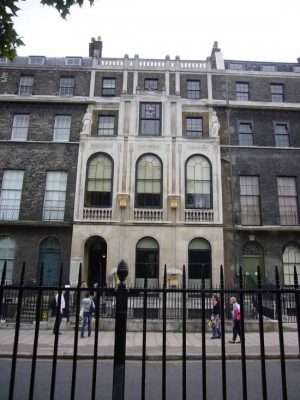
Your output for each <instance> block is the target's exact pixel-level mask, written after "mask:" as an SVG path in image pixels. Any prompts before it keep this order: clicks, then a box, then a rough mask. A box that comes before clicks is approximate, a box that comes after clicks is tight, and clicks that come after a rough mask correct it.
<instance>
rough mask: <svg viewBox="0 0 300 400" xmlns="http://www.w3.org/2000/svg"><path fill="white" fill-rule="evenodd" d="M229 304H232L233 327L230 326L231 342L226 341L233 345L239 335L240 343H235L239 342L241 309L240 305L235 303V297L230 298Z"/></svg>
mask: <svg viewBox="0 0 300 400" xmlns="http://www.w3.org/2000/svg"><path fill="white" fill-rule="evenodd" d="M230 304H232V311H231V314H232V321H233V326H232V340H228V343H232V344H234V343H235V341H236V338H237V335H239V338H240V341H239V342H237V343H240V342H241V327H240V323H241V309H240V305H239V303H238V302H237V300H236V298H235V297H230Z"/></svg>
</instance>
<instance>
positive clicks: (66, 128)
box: [53, 114, 72, 142]
mask: <svg viewBox="0 0 300 400" xmlns="http://www.w3.org/2000/svg"><path fill="white" fill-rule="evenodd" d="M66 117H68V118H69V126H68V127H59V126H57V122H58V120H59V119H60V118H66ZM71 124H72V116H71V115H68V114H58V115H55V119H54V128H53V142H69V141H70V133H71ZM62 131H65V132H68V133H67V137H66V138H64V139H61V138H57V134H60V133H61V132H62Z"/></svg>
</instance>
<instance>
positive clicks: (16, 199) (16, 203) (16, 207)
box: [0, 169, 25, 221]
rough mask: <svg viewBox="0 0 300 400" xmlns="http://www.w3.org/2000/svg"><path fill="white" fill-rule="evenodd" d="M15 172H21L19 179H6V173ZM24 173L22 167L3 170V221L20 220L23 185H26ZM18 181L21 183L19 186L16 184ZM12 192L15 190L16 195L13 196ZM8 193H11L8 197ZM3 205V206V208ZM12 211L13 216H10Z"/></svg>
mask: <svg viewBox="0 0 300 400" xmlns="http://www.w3.org/2000/svg"><path fill="white" fill-rule="evenodd" d="M15 172H18V173H19V179H16V178H15V179H14V180H13V179H7V180H6V175H9V173H11V174H13V173H15ZM24 175H25V173H24V170H21V169H5V170H4V171H3V176H2V186H1V191H0V220H3V221H18V220H19V216H20V210H21V201H22V194H23V186H24ZM7 182H8V183H7ZM16 183H19V187H18V185H16ZM6 185H7V187H6ZM13 185H14V186H13ZM12 186H13V187H12ZM16 186H17V187H16ZM6 192H7V193H6ZM12 192H14V196H11V193H12ZM4 193H5V195H4ZM8 193H10V195H9V196H7V197H6V194H8ZM3 203H4V204H3ZM5 203H7V204H5ZM11 203H12V204H11ZM2 207H3V210H2ZM6 207H8V208H6ZM10 211H12V213H11V217H10V216H9V212H10Z"/></svg>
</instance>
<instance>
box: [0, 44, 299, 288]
mask: <svg viewBox="0 0 300 400" xmlns="http://www.w3.org/2000/svg"><path fill="white" fill-rule="evenodd" d="M90 56H91V57H89V58H80V61H78V60H75V61H76V62H78V65H70V64H69V65H68V60H67V59H64V58H56V59H51V58H45V60H44V63H43V65H32V64H28V60H29V59H28V58H27V57H20V58H17V59H16V61H15V62H14V63H3V62H2V63H1V64H0V126H1V129H0V189H1V188H2V190H1V196H2V198H0V201H1V202H2V203H0V215H1V217H0V263H2V264H0V267H2V265H3V260H4V258H3V257H4V256H1V254H4V253H5V251H7V249H6V250H5V249H4V248H5V246H13V247H14V251H11V254H13V257H12V256H11V257H12V258H11V259H10V261H9V263H10V268H11V269H12V279H14V278H18V276H19V271H20V266H21V263H22V262H23V261H26V263H27V265H28V268H27V272H26V279H28V280H37V279H38V277H39V271H40V264H41V260H44V261H45V263H48V264H47V265H48V274H49V277H50V276H51V262H55V263H56V264H58V262H63V264H64V266H65V268H64V281H65V282H67V281H71V283H73V284H75V283H76V282H77V276H78V270H79V265H80V263H82V266H83V279H84V280H86V281H88V282H89V283H90V284H92V283H94V282H95V281H97V280H99V281H100V283H101V284H104V283H107V284H115V283H116V280H115V279H116V276H115V272H116V266H117V264H118V262H119V261H120V259H121V258H124V259H125V260H126V261H127V262H128V264H129V271H130V272H129V283H130V284H132V285H141V284H142V282H143V279H144V277H145V269H146V273H147V274H148V273H149V274H150V275H149V278H150V281H151V284H153V285H158V284H161V283H162V278H163V270H164V265H165V264H166V265H167V272H168V282H169V284H170V286H172V285H173V286H174V285H175V286H176V285H179V284H180V282H181V274H182V266H183V264H185V265H186V266H187V271H188V279H189V284H190V285H197V284H199V282H200V280H199V278H200V275H201V274H200V271H202V272H201V273H203V274H204V275H205V276H204V277H205V280H206V284H207V285H208V286H210V285H211V284H212V285H217V284H218V283H219V266H220V265H221V264H222V265H224V267H225V278H226V281H227V283H230V282H234V281H236V278H237V272H238V268H239V265H241V266H242V268H243V272H244V274H245V277H246V281H247V283H248V284H250V283H251V282H252V283H253V280H254V281H255V271H254V266H255V263H257V264H260V266H261V268H262V270H263V279H264V281H265V282H266V283H270V282H272V281H273V280H274V279H273V275H274V267H275V265H277V266H278V267H279V268H280V273H281V278H282V282H283V283H285V284H288V279H289V275H290V264H291V263H294V264H295V265H296V266H297V268H298V269H299V272H300V247H299V246H300V237H299V234H300V229H299V216H298V207H299V199H298V195H299V193H300V183H299V162H300V159H299V158H300V153H299V147H300V139H299V135H298V132H299V129H300V68H299V64H292V63H259V62H242V61H232V60H224V59H223V55H222V53H221V51H220V49H219V48H218V46H217V44H215V46H214V48H213V51H212V54H211V57H208V58H207V60H206V61H189V60H180V58H179V57H176V59H175V60H171V59H170V57H169V56H166V58H165V59H164V60H147V59H140V58H139V56H138V55H136V56H135V57H134V58H129V57H128V56H127V55H126V56H125V57H124V58H122V59H108V58H103V57H102V42H101V40H100V39H97V40H95V39H93V41H92V43H91V45H90ZM78 59H79V58H78ZM72 62H73V61H72ZM21 77H33V81H32V82H33V84H32V91H31V94H27V95H22V93H21V94H20V89H19V87H20V79H21ZM62 77H64V78H67V77H70V78H73V79H74V86H73V90H72V93H70V94H69V95H65V96H62V95H61V93H60V91H59V89H60V80H61V78H62ZM103 79H106V83H105V84H106V85H113V87H110V86H108V87H107V86H106V89H105V90H104V91H103ZM149 79H150V80H156V81H157V89H154V90H147V87H145V82H146V80H149ZM189 82H194V83H195V82H196V84H195V86H194V89H193V90H197V87H198V83H197V82H199V93H192V94H191V93H190V91H191V89H190V87H189V86H188V84H189ZM146 83H147V82H146ZM240 84H242V85H244V87H243V89H242V90H244V91H245V90H246V93H244V94H243V95H245V98H242V100H238V99H239V96H238V95H237V87H238V85H240ZM272 85H273V86H274V85H275V91H276V90H279V92H280V93H279V94H280V96H279V97H277V101H274V96H273V99H272V92H271V88H272ZM276 85H277V86H276ZM245 88H246V89H245ZM273 90H274V89H273ZM275 94H276V93H275ZM281 95H282V96H281ZM275 97H276V96H275ZM278 98H279V100H278ZM272 100H273V101H272ZM215 113H216V115H217V124H216V125H215V126H216V128H213V125H212V121H213V120H214V118H215ZM16 115H27V116H28V115H29V119H28V121H29V123H28V133H27V136H26V139H23V140H15V139H12V128H13V124H14V117H15V116H16ZM84 115H85V118H87V119H86V121H87V122H86V124H85V128H84V130H83V126H82V122H83V116H84ZM57 116H68V120H70V134H69V139H68V140H65V141H57V140H54V135H53V131H54V125H55V119H56V117H57ZM89 116H90V117H89ZM99 117H101V118H99ZM89 118H90V119H89ZM99 121H101V124H102V125H101V126H100V125H99V123H100V122H99ZM219 125H220V129H219V128H218V126H219ZM243 129H246V130H247V129H248V131H247V132H248V136H247V135H246V142H242V140H244V139H242V137H243V136H242V135H243V133H246V134H247V132H243V131H242V130H243ZM249 130H250V131H249ZM244 137H245V136H244ZM247 140H248V142H247ZM279 143H281V145H279ZM143 162H146V164H145V165H147V166H148V167H147V168H154V167H153V166H154V165H155V166H156V167H155V168H156V169H155V168H154V169H152V170H151V171H152V172H151V173H152V178H151V176H150V175H147V174H149V170H148V172H147V173H146V172H145V171H146V169H145V171H144V170H143V167H142V165H143V164H142V163H143ZM149 165H150V167H149ZM197 168H198V169H197ZM15 170H17V171H21V170H22V171H24V178H23V185H22V192H21V198H20V205H19V214H18V218H13V219H12V220H9V218H7V214H5V212H3V211H1V207H2V209H3V207H4V206H3V204H4V203H3V201H4V200H3V199H4V198H5V196H7V191H6V192H5V190H6V189H5V184H6V183H5V184H4V187H3V185H1V181H2V180H3V177H4V176H5V171H15ZM55 171H56V172H63V173H64V174H65V173H66V174H67V183H66V187H65V198H64V203H63V204H64V212H63V218H61V216H60V218H58V219H56V220H54V219H53V218H52V219H51V218H50V220H49V219H48V220H45V217H44V216H45V212H44V208H45V192H46V182H47V176H48V173H49V172H55ZM153 171H156V172H153ZM157 171H159V172H157ZM195 171H198V172H195ZM199 171H201V172H199ZM144 172H145V174H146V175H145V176H144V178H141V176H142V175H143V173H144ZM101 174H102V175H101ZM149 176H150V178H151V179H152V180H151V179H150V178H149ZM241 177H242V178H241ZM154 178H155V179H154ZM241 179H249V182H258V183H257V184H256V183H255V185H257V186H255V187H254V188H253V187H251V188H250V189H249V190H250V192H251V190H252V195H253V197H251V196H250V195H249V193H250V192H247V193H246V195H245V193H244V192H242V191H243V190H244V188H241V182H242V180H241ZM280 180H281V181H283V182H284V184H283V185H290V187H289V189H285V188H284V187H282V188H281V189H279V187H278V184H279V183H278V182H279V181H280ZM54 186H55V185H54ZM141 188H142V189H141ZM54 191H55V190H54ZM48 192H49V190H48ZM250 194H251V193H250ZM279 194H281V195H279ZM47 195H48V196H51V193H50V194H49V193H47ZM247 195H248V197H247ZM52 196H55V194H52ZM242 196H244V197H242ZM249 196H250V197H249ZM141 199H143V200H141ZM157 199H159V200H157ZM143 202H144V203H143ZM151 202H153V203H151ZM251 202H252V203H251ZM253 202H254V203H253ZM254 209H255V213H256V214H255V218H252V217H251V215H252V214H251V213H253V210H254ZM245 210H246V211H245ZM283 210H284V211H283ZM290 210H292V213H293V214H292V218H291V217H287V215H289V214H288V213H289V212H291V211H290ZM245 212H246V213H247V212H248V213H249V215H250V217H251V218H252V219H251V218H250V217H249V215H246V217H245ZM283 212H285V213H286V214H285V217H284V216H282V213H283ZM60 215H61V214H60ZM245 221H246V222H245ZM47 238H50V239H49V240H48V241H47V240H46V239H47ZM1 246H2V249H4V250H5V251H4V250H1ZM51 246H52V247H51ZM29 249H32V250H31V251H29ZM1 251H2V253H1ZM1 257H2V259H1ZM51 257H52V258H51ZM293 257H294V258H293ZM51 260H52V261H51ZM53 260H55V261H53ZM49 279H50V278H49Z"/></svg>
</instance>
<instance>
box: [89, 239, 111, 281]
mask: <svg viewBox="0 0 300 400" xmlns="http://www.w3.org/2000/svg"><path fill="white" fill-rule="evenodd" d="M85 254H86V260H87V270H86V273H85V274H84V279H86V280H87V283H88V285H89V286H90V287H92V286H93V285H94V284H95V283H98V284H100V286H105V285H106V259H107V243H106V241H105V240H104V239H103V238H102V237H100V236H92V237H90V238H89V239H88V240H87V241H86V243H85Z"/></svg>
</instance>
